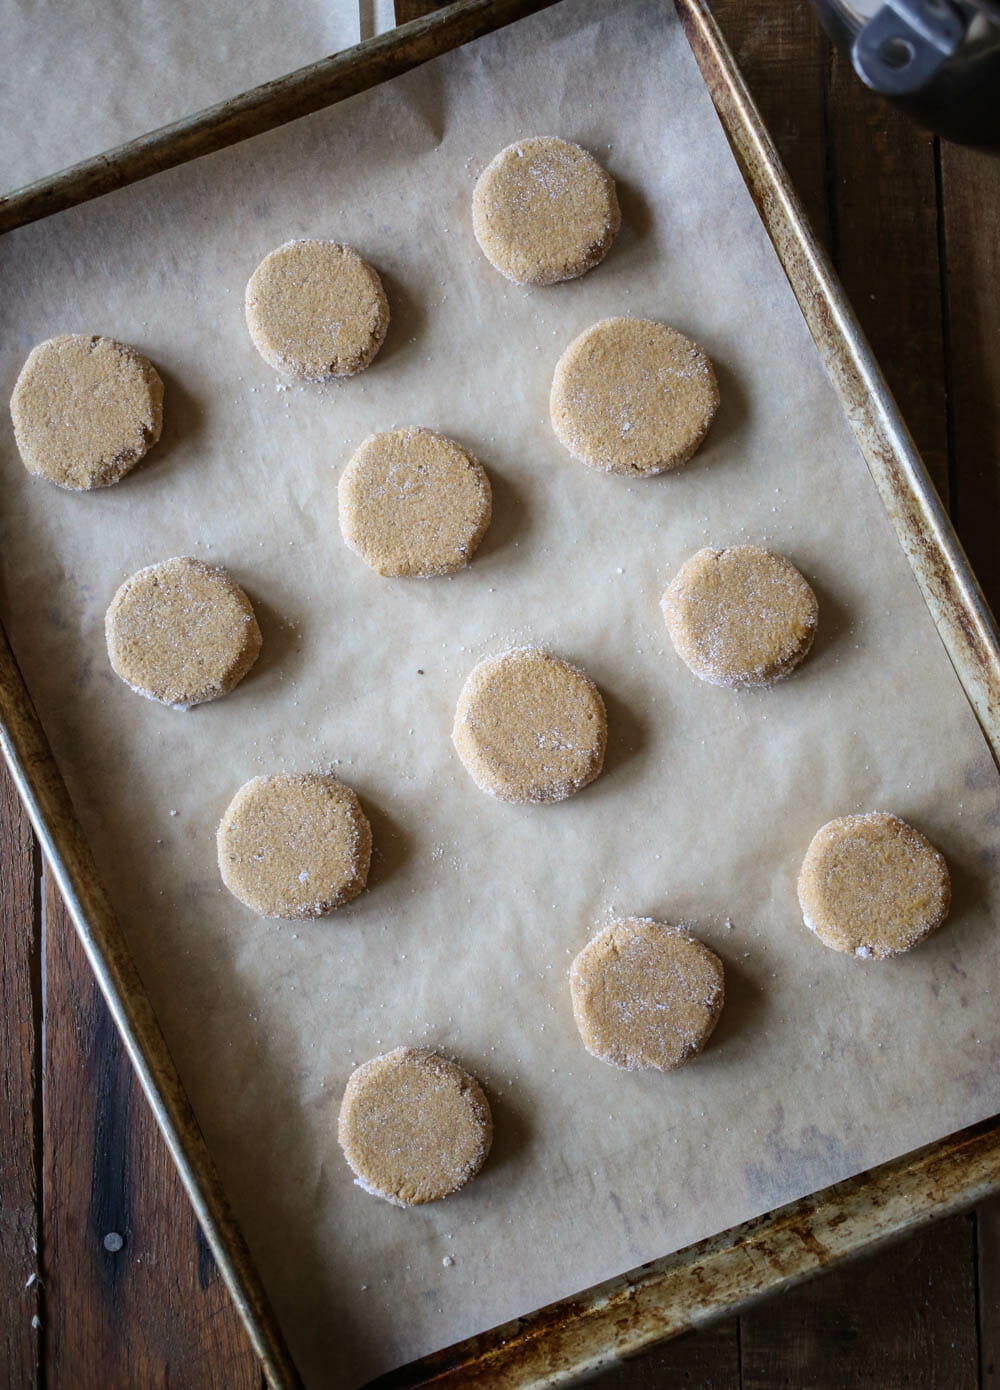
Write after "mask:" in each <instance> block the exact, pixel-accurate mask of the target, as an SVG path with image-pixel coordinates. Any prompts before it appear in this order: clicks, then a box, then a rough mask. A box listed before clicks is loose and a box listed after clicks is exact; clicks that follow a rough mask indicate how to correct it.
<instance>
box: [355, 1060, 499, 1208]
mask: <svg viewBox="0 0 1000 1390" xmlns="http://www.w3.org/2000/svg"><path fill="white" fill-rule="evenodd" d="M337 1137H338V1139H339V1140H340V1147H341V1148H342V1149H343V1150H344V1156H345V1157H346V1159H347V1161H348V1163H349V1164H350V1165H351V1167H352V1168H353V1170H354V1172H355V1173H356V1174H357V1181H358V1186H359V1187H363V1188H364V1190H365V1191H366V1192H370V1193H372V1195H373V1196H375V1197H382V1198H384V1199H385V1201H387V1202H392V1203H393V1205H394V1206H397V1207H412V1206H418V1205H420V1204H421V1203H423V1202H436V1201H437V1200H438V1199H439V1198H441V1197H447V1196H449V1195H450V1194H451V1193H452V1192H457V1191H458V1189H459V1188H460V1187H464V1185H465V1184H466V1183H467V1182H468V1181H469V1179H470V1178H474V1177H475V1176H476V1174H477V1173H478V1172H479V1170H480V1168H481V1167H482V1166H483V1164H484V1163H485V1162H486V1156H487V1154H488V1153H489V1151H490V1144H491V1143H492V1141H493V1119H492V1116H491V1115H490V1107H489V1104H488V1102H487V1100H486V1097H485V1095H484V1094H483V1088H482V1087H481V1086H480V1084H479V1082H478V1081H477V1080H476V1079H475V1077H472V1076H470V1075H469V1073H468V1072H466V1071H463V1070H462V1068H461V1067H460V1066H457V1065H456V1064H455V1063H454V1062H449V1061H447V1060H446V1059H445V1058H444V1057H439V1056H438V1055H437V1054H436V1053H434V1052H429V1051H427V1050H425V1049H422V1048H412V1047H397V1048H396V1050H395V1051H394V1052H387V1053H385V1054H384V1055H383V1056H381V1057H373V1058H372V1060H371V1061H370V1062H365V1063H363V1065H362V1066H360V1067H358V1068H357V1069H356V1070H355V1071H354V1072H352V1073H351V1077H350V1080H349V1081H348V1083H347V1089H346V1090H345V1092H344V1099H343V1101H342V1102H341V1106H340V1120H339V1123H338V1126H337Z"/></svg>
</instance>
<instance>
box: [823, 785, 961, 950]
mask: <svg viewBox="0 0 1000 1390" xmlns="http://www.w3.org/2000/svg"><path fill="white" fill-rule="evenodd" d="M798 887H799V906H800V907H801V908H802V920H803V921H804V922H805V924H806V926H807V927H808V928H809V929H810V931H813V932H815V933H816V935H817V936H818V937H819V939H820V941H822V942H823V944H824V945H825V946H832V947H833V949H834V950H835V951H846V952H848V953H852V954H854V955H855V956H859V957H860V958H861V959H862V960H884V959H885V958H886V957H887V956H895V955H899V953H900V952H902V951H909V950H910V949H911V948H912V947H914V946H918V945H919V944H920V942H921V941H923V939H924V937H926V936H929V935H930V933H931V932H932V931H934V930H935V929H936V928H937V927H939V926H940V925H941V923H942V922H943V921H944V919H945V917H947V915H948V908H949V906H950V904H951V878H950V876H949V874H948V865H947V864H946V863H945V861H944V855H942V854H941V853H940V852H939V851H938V850H936V849H935V848H934V846H933V845H932V844H931V842H930V841H929V840H928V839H926V838H925V837H924V836H923V835H921V833H920V831H919V830H914V828H913V826H912V825H907V823H906V821H903V820H900V819H899V817H898V816H894V815H891V814H890V813H889V812H888V811H869V812H868V813H867V814H866V815H862V816H841V817H840V818H839V819H837V820H832V821H828V822H827V824H826V825H824V826H823V828H822V829H821V830H818V831H817V832H816V834H815V836H814V837H813V840H812V843H811V844H810V846H809V848H808V850H807V851H806V857H805V859H804V861H803V864H802V871H801V873H800V874H799V885H798Z"/></svg>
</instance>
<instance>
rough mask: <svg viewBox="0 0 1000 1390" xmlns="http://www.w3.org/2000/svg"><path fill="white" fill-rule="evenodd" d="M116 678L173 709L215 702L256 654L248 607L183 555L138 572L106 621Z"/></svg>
mask: <svg viewBox="0 0 1000 1390" xmlns="http://www.w3.org/2000/svg"><path fill="white" fill-rule="evenodd" d="M104 635H105V637H106V639H107V644H108V656H109V657H110V658H111V665H112V667H113V668H114V671H115V674H116V675H118V676H120V677H121V678H122V680H123V681H124V682H125V683H126V685H130V686H131V687H132V689H133V690H134V691H136V692H137V694H139V695H145V696H147V697H148V698H149V699H150V700H159V702H160V703H161V704H163V705H172V706H173V708H174V709H188V708H189V707H190V706H191V705H200V704H204V702H205V701H206V700H215V699H218V697H219V696H220V695H225V694H226V692H227V691H229V690H232V689H233V687H234V686H236V685H238V684H239V683H240V681H241V680H242V679H243V677H244V676H245V675H246V673H247V672H248V671H249V670H250V667H251V666H252V665H253V664H254V662H255V661H256V660H257V657H258V655H259V654H260V645H261V638H260V628H259V627H258V626H257V619H256V618H255V617H254V611H253V608H252V607H251V605H250V600H249V599H248V598H247V596H246V594H245V593H244V592H243V590H242V589H241V588H240V587H239V585H238V584H236V583H235V582H234V581H233V580H232V579H230V577H229V575H228V574H227V573H226V572H225V570H223V569H220V568H219V567H218V566H215V565H206V564H204V563H203V561H201V560H193V559H191V558H190V556H186V555H181V556H177V557H175V558H174V559H172V560H162V561H161V562H160V563H159V564H156V565H148V566H147V567H146V568H145V569H141V570H138V571H137V572H136V573H135V574H133V575H132V576H131V577H130V578H129V579H126V580H125V583H124V584H123V585H122V586H121V588H120V589H119V590H118V592H117V593H116V594H115V596H114V598H113V599H112V600H111V606H110V607H109V608H108V611H107V613H106V615H105V618H104Z"/></svg>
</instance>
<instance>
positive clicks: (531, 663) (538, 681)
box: [451, 647, 608, 802]
mask: <svg viewBox="0 0 1000 1390" xmlns="http://www.w3.org/2000/svg"><path fill="white" fill-rule="evenodd" d="M607 735H608V724H607V715H606V713H605V709H604V701H603V700H602V699H601V696H600V692H599V691H598V689H597V686H596V685H595V684H594V683H593V681H592V680H591V679H590V677H589V676H586V675H584V673H583V672H582V671H581V670H579V669H578V668H577V667H576V666H571V665H570V664H569V662H568V661H562V660H560V658H559V657H555V656H550V655H549V653H548V652H544V651H542V650H541V649H540V648H538V647H512V648H511V649H510V650H509V651H506V652H504V653H503V654H502V655H500V656H491V657H487V658H486V660H485V661H481V662H480V663H479V665H478V666H476V667H474V668H473V670H472V672H471V673H470V675H469V678H468V680H467V681H466V682H465V685H464V686H463V688H462V693H461V695H460V696H459V699H458V708H457V709H456V711H455V724H454V728H453V729H452V734H451V737H452V741H453V742H454V744H455V747H456V748H457V749H458V755H459V757H460V758H461V759H462V762H463V763H464V764H465V767H466V770H467V771H468V773H469V775H470V776H471V777H472V780H473V781H474V782H475V783H476V785H477V786H479V787H481V788H482V790H483V791H484V792H490V793H491V795H493V796H495V797H498V798H499V799H500V800H501V801H514V802H526V801H563V800H565V798H566V797H568V796H572V795H573V793H574V792H578V791H580V789H581V788H582V787H585V786H587V784H588V783H589V782H592V781H593V780H594V778H595V777H596V776H597V775H598V774H599V772H600V771H601V768H602V766H603V765H604V749H605V746H606V744H607Z"/></svg>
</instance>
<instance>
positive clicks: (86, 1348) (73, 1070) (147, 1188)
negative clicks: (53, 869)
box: [44, 875, 262, 1390]
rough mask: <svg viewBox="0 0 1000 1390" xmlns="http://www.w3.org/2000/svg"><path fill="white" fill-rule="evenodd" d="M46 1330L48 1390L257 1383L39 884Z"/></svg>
mask: <svg viewBox="0 0 1000 1390" xmlns="http://www.w3.org/2000/svg"><path fill="white" fill-rule="evenodd" d="M44 904H45V970H46V974H45V986H46V1001H45V1003H46V1015H45V1027H46V1048H45V1116H44V1121H45V1123H44V1165H45V1185H44V1192H45V1210H44V1248H45V1252H46V1267H47V1268H48V1269H49V1271H50V1277H49V1281H48V1284H47V1287H46V1318H45V1325H44V1336H45V1363H46V1383H47V1386H48V1387H49V1390H63V1387H65V1388H66V1390H106V1387H107V1386H119V1385H121V1386H133V1385H135V1386H139V1385H141V1386H144V1387H153V1386H167V1385H183V1386H184V1387H185V1390H209V1387H214V1386H218V1385H223V1384H224V1385H225V1386H226V1387H227V1390H260V1387H261V1385H262V1377H261V1373H260V1370H259V1367H258V1363H257V1361H256V1358H255V1357H254V1356H253V1353H252V1351H251V1349H250V1345H249V1342H248V1340H247V1337H246V1334H245V1332H244V1331H243V1327H242V1324H241V1323H240V1321H239V1319H238V1317H237V1315H236V1313H235V1311H234V1310H233V1308H232V1305H231V1304H230V1301H229V1298H228V1295H227V1293H226V1290H225V1287H224V1285H223V1284H222V1281H221V1280H220V1279H219V1277H218V1274H217V1273H216V1270H215V1266H214V1263H213V1262H212V1259H211V1256H210V1254H209V1253H208V1251H207V1248H206V1247H205V1246H204V1244H203V1242H200V1241H199V1236H198V1229H197V1223H196V1221H195V1218H194V1215H193V1213H192V1211H191V1207H190V1204H189V1202H188V1199H187V1196H186V1195H185V1193H184V1190H183V1188H182V1186H181V1184H180V1180H179V1178H178V1177H177V1175H176V1173H175V1171H174V1168H173V1165H172V1163H171V1160H170V1157H169V1154H168V1153H167V1150H166V1146H165V1145H164V1143H163V1140H162V1139H161V1137H160V1134H159V1131H158V1130H157V1128H156V1125H155V1122H154V1120H153V1118H152V1115H151V1113H150V1111H149V1109H148V1107H147V1105H146V1102H145V1099H144V1097H143V1095H142V1092H141V1091H140V1089H139V1087H138V1084H137V1082H136V1080H135V1077H134V1075H133V1072H132V1068H131V1066H130V1064H129V1062H128V1058H127V1057H126V1055H125V1052H124V1049H123V1047H122V1045H121V1042H120V1039H119V1037H118V1034H117V1032H116V1031H115V1028H114V1025H113V1023H112V1021H111V1017H110V1015H109V1014H108V1012H107V1009H106V1008H105V1005H104V1001H103V1000H102V999H101V996H100V993H99V991H98V989H97V986H96V984H95V982H94V979H93V976H92V974H91V971H90V967H89V965H88V963H87V960H86V957H85V956H84V954H83V950H82V948H81V946H80V944H79V942H78V940H77V937H76V933H75V932H74V930H73V925H72V923H71V922H70V920H69V917H68V915H67V913H66V911H65V908H64V907H63V904H62V900H61V899H60V897H59V893H58V890H57V889H56V887H55V884H54V882H53V880H52V878H51V876H49V875H46V876H45V883H44Z"/></svg>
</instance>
